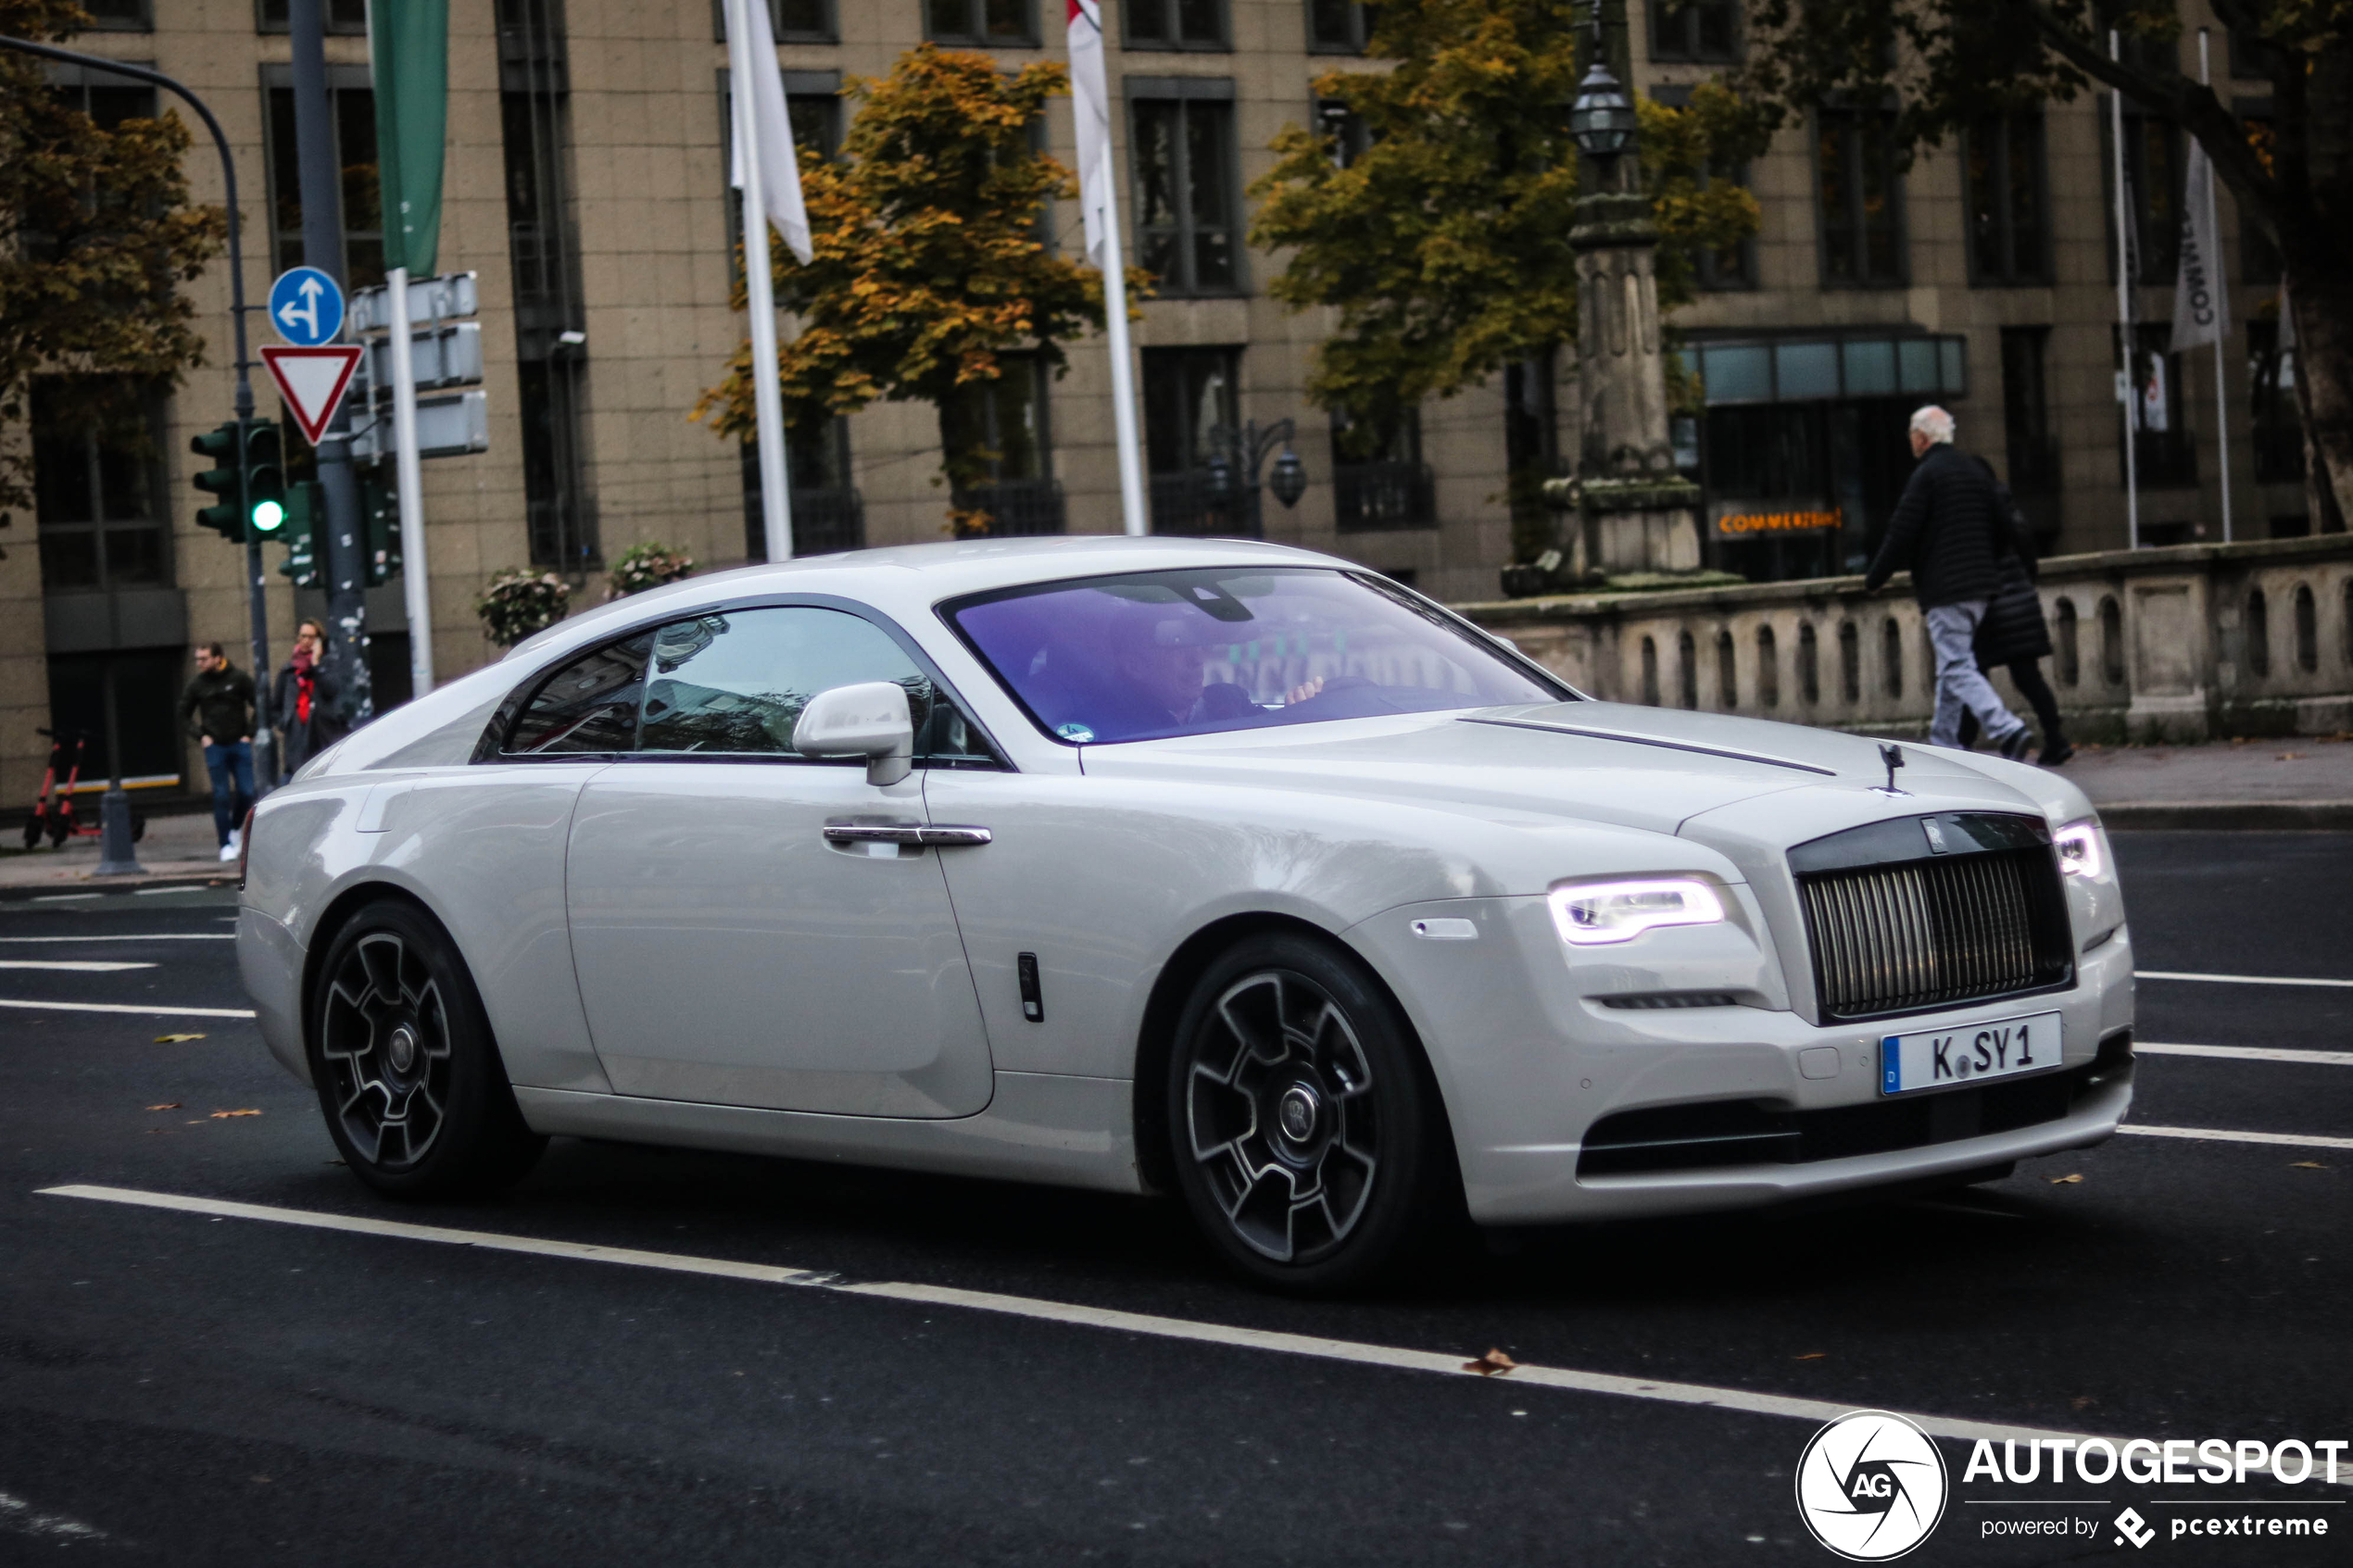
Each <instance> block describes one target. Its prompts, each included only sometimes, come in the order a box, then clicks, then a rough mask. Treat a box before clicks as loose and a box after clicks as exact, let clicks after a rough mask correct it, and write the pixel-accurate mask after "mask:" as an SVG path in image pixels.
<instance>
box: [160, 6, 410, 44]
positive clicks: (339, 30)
mask: <svg viewBox="0 0 2353 1568" xmlns="http://www.w3.org/2000/svg"><path fill="white" fill-rule="evenodd" d="M147 8H148V11H149V13H150V15H152V14H153V12H154V9H155V4H154V0H147ZM319 8H320V10H321V13H323V15H322V19H323V20H324V21H325V23H326V33H327V36H328V37H330V38H365V37H367V36H368V20H367V12H366V9H365V7H362V9H361V12H360V19H359V26H357V27H354V26H352V25H351V24H350V23H349V22H338V21H336V20H335V8H334V0H321V4H320V7H319ZM288 9H289V10H291V9H292V7H291V6H289V7H288ZM253 30H254V31H255V32H257V33H258V34H259V35H260V36H262V37H264V38H271V37H277V38H283V37H284V36H285V35H286V34H287V33H289V32H292V31H294V23H293V19H292V18H291V17H289V18H288V19H287V20H285V21H282V22H273V21H271V19H270V5H269V0H253Z"/></svg>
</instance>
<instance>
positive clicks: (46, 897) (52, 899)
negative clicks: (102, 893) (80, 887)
mask: <svg viewBox="0 0 2353 1568" xmlns="http://www.w3.org/2000/svg"><path fill="white" fill-rule="evenodd" d="M95 897H98V895H97V894H95V893H44V894H42V895H41V896H40V897H37V898H29V899H27V900H25V901H26V902H27V903H31V904H63V903H67V902H69V901H70V900H72V899H75V898H95Z"/></svg>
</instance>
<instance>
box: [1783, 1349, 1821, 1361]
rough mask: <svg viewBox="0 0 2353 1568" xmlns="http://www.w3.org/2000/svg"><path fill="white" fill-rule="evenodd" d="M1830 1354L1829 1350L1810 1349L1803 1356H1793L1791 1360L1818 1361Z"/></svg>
mask: <svg viewBox="0 0 2353 1568" xmlns="http://www.w3.org/2000/svg"><path fill="white" fill-rule="evenodd" d="M1829 1354H1830V1352H1829V1351H1828V1350H1808V1351H1806V1354H1804V1355H1802V1356H1792V1357H1791V1358H1790V1360H1792V1361H1821V1360H1822V1359H1823V1358H1825V1357H1826V1356H1828V1355H1829Z"/></svg>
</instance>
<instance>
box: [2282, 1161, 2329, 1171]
mask: <svg viewBox="0 0 2353 1568" xmlns="http://www.w3.org/2000/svg"><path fill="white" fill-rule="evenodd" d="M2289 1168H2290V1169H2291V1170H2296V1171H2325V1170H2327V1169H2328V1167H2327V1166H2325V1165H2323V1164H2322V1163H2321V1162H2320V1161H2319V1160H2296V1161H2295V1162H2294V1163H2293V1164H2292V1165H2291V1166H2290V1167H2289Z"/></svg>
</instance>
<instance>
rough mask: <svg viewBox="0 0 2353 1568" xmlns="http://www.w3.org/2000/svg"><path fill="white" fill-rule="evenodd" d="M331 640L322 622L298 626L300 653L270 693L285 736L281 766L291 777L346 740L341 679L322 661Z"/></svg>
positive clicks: (273, 714)
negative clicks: (338, 699) (338, 707)
mask: <svg viewBox="0 0 2353 1568" xmlns="http://www.w3.org/2000/svg"><path fill="white" fill-rule="evenodd" d="M326 640H327V630H326V628H325V627H323V626H321V625H320V624H319V622H317V621H304V622H303V623H302V624H301V625H299V626H297V627H296V628H295V646H294V653H293V655H292V657H290V658H289V659H287V660H286V662H285V665H284V667H283V668H282V669H281V670H280V671H278V679H277V683H276V684H274V685H272V686H271V689H270V713H271V718H273V719H275V720H276V721H277V723H278V734H279V735H280V736H281V737H282V745H281V746H280V747H279V752H278V756H279V765H280V767H282V768H283V770H284V771H286V772H288V773H292V772H293V771H295V770H296V768H299V767H301V766H302V765H303V764H304V763H305V762H308V761H309V760H310V759H312V758H313V757H316V756H318V755H319V753H321V752H322V751H324V750H326V749H327V747H329V746H333V745H334V743H335V742H337V741H339V740H341V739H342V738H343V734H344V730H343V723H342V721H340V720H339V719H337V718H336V717H335V710H334V709H335V696H336V687H335V679H334V677H333V676H332V675H330V674H328V673H327V669H326V666H325V665H324V664H322V663H321V662H320V653H321V649H322V648H323V647H324V646H325V644H326Z"/></svg>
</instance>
